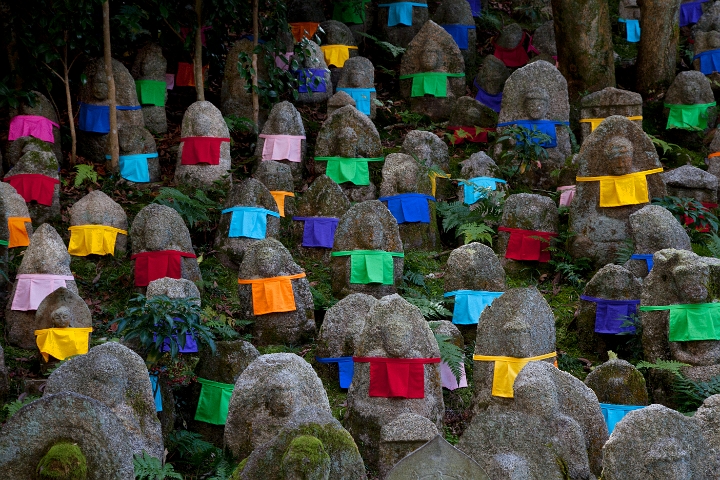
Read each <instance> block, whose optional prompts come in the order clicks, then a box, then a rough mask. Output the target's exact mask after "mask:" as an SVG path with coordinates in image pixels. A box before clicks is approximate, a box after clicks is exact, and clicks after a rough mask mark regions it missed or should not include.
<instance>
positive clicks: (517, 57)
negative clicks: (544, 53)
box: [493, 32, 530, 68]
mask: <svg viewBox="0 0 720 480" xmlns="http://www.w3.org/2000/svg"><path fill="white" fill-rule="evenodd" d="M526 38H527V32H523V36H522V38H521V39H520V42H519V43H518V44H517V45H516V46H514V47H513V48H505V47H501V46H500V45H498V44H497V43H495V40H493V45H494V46H495V51H494V52H493V55H495V56H496V57H497V58H499V59H500V60H502V62H503V63H504V64H505V66H506V67H510V68H517V67H522V66H524V65H525V64H527V63H528V61H529V60H530V58H529V57H528V54H527V52H526V51H525V47H523V44H524V43H525V39H526Z"/></svg>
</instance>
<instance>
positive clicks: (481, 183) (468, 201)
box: [463, 177, 507, 205]
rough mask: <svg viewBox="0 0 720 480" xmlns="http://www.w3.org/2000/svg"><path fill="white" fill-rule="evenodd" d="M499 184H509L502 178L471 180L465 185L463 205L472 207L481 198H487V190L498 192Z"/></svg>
mask: <svg viewBox="0 0 720 480" xmlns="http://www.w3.org/2000/svg"><path fill="white" fill-rule="evenodd" d="M498 183H507V182H506V181H505V180H502V179H500V178H492V177H475V178H471V179H470V180H468V181H467V182H465V183H463V194H464V196H465V199H464V200H463V203H464V204H465V205H472V204H473V203H475V202H477V201H478V200H480V199H481V198H487V196H488V195H487V191H484V190H483V189H485V190H492V191H495V190H497V184H498Z"/></svg>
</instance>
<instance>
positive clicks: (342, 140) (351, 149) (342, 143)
mask: <svg viewBox="0 0 720 480" xmlns="http://www.w3.org/2000/svg"><path fill="white" fill-rule="evenodd" d="M357 143H358V135H357V132H356V131H355V130H354V129H352V128H350V127H344V128H343V129H342V130H340V133H339V134H338V136H337V143H336V145H337V148H338V150H339V154H340V156H341V157H345V158H356V157H357Z"/></svg>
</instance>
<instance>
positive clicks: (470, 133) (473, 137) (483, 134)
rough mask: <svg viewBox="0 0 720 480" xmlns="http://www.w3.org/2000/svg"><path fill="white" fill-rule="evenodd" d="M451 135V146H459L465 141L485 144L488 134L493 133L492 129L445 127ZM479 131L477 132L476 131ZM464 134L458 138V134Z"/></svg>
mask: <svg viewBox="0 0 720 480" xmlns="http://www.w3.org/2000/svg"><path fill="white" fill-rule="evenodd" d="M447 128H448V130H450V131H451V132H452V134H453V136H452V137H451V138H450V143H452V144H453V145H459V144H461V143H464V142H465V140H467V141H468V142H473V143H487V141H488V132H494V131H495V129H494V128H481V127H478V128H476V127H447ZM478 130H479V131H478ZM461 131H462V132H465V134H464V135H463V136H460V135H461V134H460V132H461Z"/></svg>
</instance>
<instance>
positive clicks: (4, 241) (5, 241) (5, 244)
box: [0, 240, 10, 247]
mask: <svg viewBox="0 0 720 480" xmlns="http://www.w3.org/2000/svg"><path fill="white" fill-rule="evenodd" d="M0 245H2V246H3V247H7V246H8V245H10V244H9V243H8V241H7V240H0Z"/></svg>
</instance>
